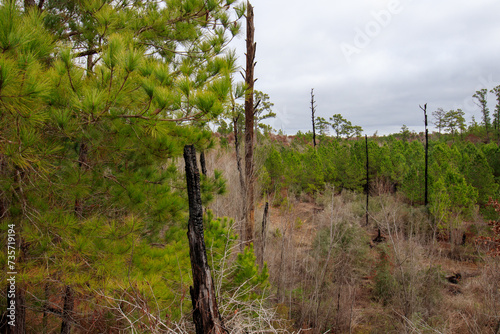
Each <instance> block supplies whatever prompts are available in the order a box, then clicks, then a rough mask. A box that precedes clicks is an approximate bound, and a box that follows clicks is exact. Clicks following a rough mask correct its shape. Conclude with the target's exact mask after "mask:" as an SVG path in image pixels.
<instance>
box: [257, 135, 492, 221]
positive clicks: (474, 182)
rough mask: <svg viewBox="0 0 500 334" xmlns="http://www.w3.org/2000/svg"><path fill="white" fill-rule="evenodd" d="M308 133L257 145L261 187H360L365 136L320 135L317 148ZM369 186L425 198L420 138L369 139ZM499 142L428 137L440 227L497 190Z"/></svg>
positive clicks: (419, 201)
mask: <svg viewBox="0 0 500 334" xmlns="http://www.w3.org/2000/svg"><path fill="white" fill-rule="evenodd" d="M306 137H307V134H299V135H298V136H297V138H295V139H294V141H293V142H292V143H291V144H290V145H283V144H279V142H269V144H267V145H264V147H261V148H259V149H260V153H259V154H260V156H261V157H262V159H263V160H264V163H263V167H262V172H261V173H260V174H259V175H260V176H261V182H262V184H263V185H264V187H263V188H264V191H266V192H273V191H276V192H277V193H279V192H280V191H281V190H282V189H287V190H288V191H289V193H290V192H291V193H292V194H295V195H297V196H298V195H300V194H301V193H306V194H314V193H317V192H322V191H324V189H326V188H331V186H334V188H335V189H336V191H337V192H340V191H341V190H342V189H346V190H354V191H357V192H360V191H362V190H363V189H364V186H365V183H366V148H365V142H364V140H344V141H342V140H335V139H332V138H330V139H329V138H328V137H324V138H323V140H322V142H321V143H320V145H318V146H317V147H316V149H314V148H312V145H311V144H310V141H309V140H308V138H306ZM368 145H369V159H370V169H369V176H370V188H371V192H372V194H373V195H375V194H376V193H377V192H380V191H382V192H383V191H392V192H399V193H400V194H402V195H403V196H404V197H405V198H406V199H407V200H408V202H409V203H412V204H414V205H423V204H424V183H425V182H424V171H425V150H424V144H423V143H422V142H421V141H420V140H411V141H403V140H401V139H397V138H395V137H394V136H388V137H383V138H379V139H377V140H369V143H368ZM497 155H498V146H497V144H495V143H489V144H486V145H484V144H481V143H479V144H473V143H470V142H469V143H465V142H464V141H454V142H452V143H446V142H445V141H444V140H441V141H431V142H430V147H429V198H430V208H429V209H430V212H431V213H432V215H433V216H434V218H435V221H437V222H439V223H438V225H439V226H440V227H441V228H448V227H449V224H450V223H452V222H458V221H460V220H464V219H468V218H469V217H470V216H471V214H472V213H473V212H474V210H475V207H476V206H478V205H479V206H483V205H485V204H486V203H487V202H488V200H489V198H496V197H497V196H498V191H499V190H498V189H499V184H498V176H497V174H498V173H497V172H496V169H498V167H499V165H498V159H496V158H497Z"/></svg>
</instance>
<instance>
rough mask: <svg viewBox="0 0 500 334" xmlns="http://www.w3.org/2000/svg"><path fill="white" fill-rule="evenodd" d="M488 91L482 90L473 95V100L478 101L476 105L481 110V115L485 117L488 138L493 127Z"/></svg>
mask: <svg viewBox="0 0 500 334" xmlns="http://www.w3.org/2000/svg"><path fill="white" fill-rule="evenodd" d="M487 94H488V90H487V89H486V88H483V89H480V90H478V91H476V93H474V95H472V97H473V98H475V99H476V100H477V102H476V105H477V106H478V107H480V108H481V113H482V115H483V124H484V127H485V129H486V137H488V135H489V129H490V126H491V118H490V110H489V108H488V100H487V98H486V95H487Z"/></svg>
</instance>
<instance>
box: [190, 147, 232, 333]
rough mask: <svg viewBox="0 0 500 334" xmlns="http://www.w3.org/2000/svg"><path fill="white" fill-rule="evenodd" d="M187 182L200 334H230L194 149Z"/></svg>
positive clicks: (193, 294)
mask: <svg viewBox="0 0 500 334" xmlns="http://www.w3.org/2000/svg"><path fill="white" fill-rule="evenodd" d="M184 161H185V163H186V182H187V191H188V199H189V222H188V239H189V256H190V258H191V270H192V272H193V286H192V287H190V294H191V300H192V303H193V320H194V324H195V326H196V333H197V334H205V333H212V334H219V333H227V330H225V328H224V325H223V323H222V320H221V318H220V315H219V309H218V307H217V300H216V297H215V288H214V284H213V281H212V276H211V273H210V267H209V266H208V259H207V253H206V249H205V240H204V237H203V207H202V204H201V189H200V172H199V171H198V166H197V164H196V151H195V149H194V146H192V145H188V146H185V147H184Z"/></svg>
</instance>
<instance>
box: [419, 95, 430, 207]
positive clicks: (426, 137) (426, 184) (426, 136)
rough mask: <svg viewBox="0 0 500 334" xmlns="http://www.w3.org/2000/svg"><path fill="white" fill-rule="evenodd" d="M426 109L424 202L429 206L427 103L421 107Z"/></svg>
mask: <svg viewBox="0 0 500 334" xmlns="http://www.w3.org/2000/svg"><path fill="white" fill-rule="evenodd" d="M420 109H422V110H423V111H424V124H425V173H424V178H425V190H424V192H425V194H424V204H425V206H426V207H427V205H428V204H429V200H428V171H429V160H428V159H429V129H427V103H426V104H424V107H423V108H422V107H420Z"/></svg>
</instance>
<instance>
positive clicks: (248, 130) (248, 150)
mask: <svg viewBox="0 0 500 334" xmlns="http://www.w3.org/2000/svg"><path fill="white" fill-rule="evenodd" d="M246 21H247V40H246V46H247V53H246V71H245V82H246V84H247V92H246V95H245V183H246V207H247V210H246V214H245V236H244V241H245V242H246V243H247V244H249V243H250V242H252V240H253V237H254V224H255V207H254V201H255V199H254V196H255V195H254V183H255V179H254V163H253V150H254V105H253V90H254V83H255V80H254V68H255V49H256V43H255V42H254V32H255V27H254V14H253V7H252V5H251V4H250V2H248V6H247V16H246Z"/></svg>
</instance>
